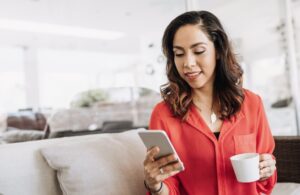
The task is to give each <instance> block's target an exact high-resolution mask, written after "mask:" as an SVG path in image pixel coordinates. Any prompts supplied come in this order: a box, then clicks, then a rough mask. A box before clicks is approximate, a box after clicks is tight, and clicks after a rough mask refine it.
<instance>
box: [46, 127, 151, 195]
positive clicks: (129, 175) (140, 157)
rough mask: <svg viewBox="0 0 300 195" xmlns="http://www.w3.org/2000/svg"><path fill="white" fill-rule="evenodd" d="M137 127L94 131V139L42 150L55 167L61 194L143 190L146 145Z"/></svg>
mask: <svg viewBox="0 0 300 195" xmlns="http://www.w3.org/2000/svg"><path fill="white" fill-rule="evenodd" d="M137 132H138V131H136V130H132V131H126V132H124V133H115V134H101V135H95V137H94V139H89V140H82V141H78V142H69V143H65V144H59V145H55V146H54V145H52V146H49V147H46V148H43V149H42V150H41V152H42V154H43V155H44V157H45V159H46V160H47V162H48V163H49V165H50V166H51V167H52V168H53V169H55V170H56V171H57V177H58V180H59V183H60V186H61V189H62V191H63V194H64V195H83V194H89V195H98V194H112V195H114V194H115V195H117V194H123V195H132V194H145V193H146V191H145V189H144V185H143V177H144V176H143V161H144V157H145V155H146V149H145V147H144V145H143V143H142V142H141V140H140V138H139V137H138V135H137Z"/></svg>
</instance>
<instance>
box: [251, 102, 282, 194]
mask: <svg viewBox="0 0 300 195" xmlns="http://www.w3.org/2000/svg"><path fill="white" fill-rule="evenodd" d="M257 116H258V123H257V127H256V128H257V129H258V132H257V146H256V147H257V152H258V153H259V154H260V160H261V161H260V166H261V167H260V170H261V180H260V181H258V182H256V184H257V191H258V192H259V193H264V194H271V192H272V190H273V187H274V186H275V184H276V181H277V172H276V167H275V157H274V156H273V155H272V153H273V151H274V148H275V141H274V138H273V136H272V133H271V130H270V127H269V123H268V120H267V116H266V113H265V111H264V107H263V103H262V100H261V98H259V110H258V115H257ZM270 157H272V159H270Z"/></svg>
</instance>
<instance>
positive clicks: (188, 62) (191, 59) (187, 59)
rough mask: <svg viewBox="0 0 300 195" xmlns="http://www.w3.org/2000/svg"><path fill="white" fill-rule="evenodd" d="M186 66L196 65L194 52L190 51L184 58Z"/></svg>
mask: <svg viewBox="0 0 300 195" xmlns="http://www.w3.org/2000/svg"><path fill="white" fill-rule="evenodd" d="M183 65H184V67H186V68H188V67H193V66H195V65H196V58H195V56H194V55H193V54H191V53H189V54H187V55H186V56H185V59H184V64H183Z"/></svg>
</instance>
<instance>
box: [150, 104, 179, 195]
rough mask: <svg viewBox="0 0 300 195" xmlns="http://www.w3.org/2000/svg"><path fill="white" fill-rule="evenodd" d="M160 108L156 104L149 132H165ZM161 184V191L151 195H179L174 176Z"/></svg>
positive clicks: (170, 176)
mask: <svg viewBox="0 0 300 195" xmlns="http://www.w3.org/2000/svg"><path fill="white" fill-rule="evenodd" d="M160 106H161V104H158V105H157V106H156V107H155V108H154V109H153V112H152V115H151V118H150V123H149V130H165V131H167V129H166V128H167V125H166V124H165V122H164V118H163V117H162V116H161V115H160V114H159V113H160V112H162V109H160V108H159V107H160ZM164 169H166V168H164ZM170 169H171V168H170ZM175 169H176V167H175ZM166 171H168V170H166ZM177 173H178V172H176V174H177ZM170 174H171V173H170ZM145 176H146V173H145ZM145 179H146V177H145ZM162 182H163V183H162V184H163V186H162V190H161V191H160V192H158V193H152V195H179V194H180V193H179V188H178V186H179V181H178V178H177V177H176V176H175V175H174V174H171V175H169V176H168V177H167V178H166V179H164V180H163V181H162ZM158 187H160V185H156V188H155V189H158ZM155 189H154V190H155ZM148 195H150V192H148Z"/></svg>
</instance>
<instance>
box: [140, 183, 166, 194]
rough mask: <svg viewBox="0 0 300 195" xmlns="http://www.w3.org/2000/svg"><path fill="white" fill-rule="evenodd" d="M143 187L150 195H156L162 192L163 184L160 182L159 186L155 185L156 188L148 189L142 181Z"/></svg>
mask: <svg viewBox="0 0 300 195" xmlns="http://www.w3.org/2000/svg"><path fill="white" fill-rule="evenodd" d="M144 185H145V188H146V189H147V190H148V191H149V192H150V193H151V194H157V193H160V192H161V191H162V188H163V182H160V183H159V184H157V186H158V187H154V188H152V187H149V186H148V184H147V182H146V180H144Z"/></svg>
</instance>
